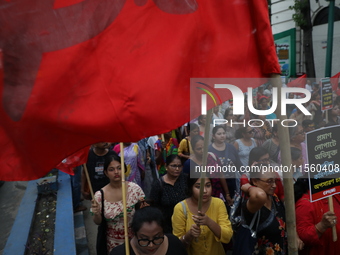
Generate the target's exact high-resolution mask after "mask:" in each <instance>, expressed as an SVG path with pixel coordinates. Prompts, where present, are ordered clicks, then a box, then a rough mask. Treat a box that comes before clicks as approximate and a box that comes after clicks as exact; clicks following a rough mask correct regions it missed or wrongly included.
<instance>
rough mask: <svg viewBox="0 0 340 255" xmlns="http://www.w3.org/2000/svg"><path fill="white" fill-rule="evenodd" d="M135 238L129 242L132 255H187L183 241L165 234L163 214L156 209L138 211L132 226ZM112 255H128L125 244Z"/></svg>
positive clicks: (147, 208) (149, 208) (112, 252)
mask: <svg viewBox="0 0 340 255" xmlns="http://www.w3.org/2000/svg"><path fill="white" fill-rule="evenodd" d="M131 228H132V231H133V233H134V237H133V238H132V239H131V240H130V242H129V249H130V254H131V255H135V254H138V255H153V254H159V255H186V254H187V252H186V250H185V248H184V246H183V244H182V243H181V241H180V240H179V239H178V238H177V237H175V236H174V235H172V234H164V218H163V215H162V212H161V211H160V210H159V209H157V208H154V207H150V206H147V207H143V208H141V209H138V210H136V213H135V215H134V217H133V220H132V224H131ZM110 254H111V255H123V254H126V251H125V244H122V245H120V246H118V247H116V248H114V249H113V250H112V251H111V253H110Z"/></svg>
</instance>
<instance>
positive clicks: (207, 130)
mask: <svg viewBox="0 0 340 255" xmlns="http://www.w3.org/2000/svg"><path fill="white" fill-rule="evenodd" d="M212 112H213V109H210V110H208V112H207V118H206V122H205V123H206V125H205V130H204V144H203V162H202V165H203V169H205V167H206V166H207V156H208V146H209V134H210V123H211V119H212ZM205 178H206V174H205V172H203V171H202V172H201V184H200V195H199V197H198V211H201V210H202V200H203V192H204V186H205ZM196 241H197V239H196Z"/></svg>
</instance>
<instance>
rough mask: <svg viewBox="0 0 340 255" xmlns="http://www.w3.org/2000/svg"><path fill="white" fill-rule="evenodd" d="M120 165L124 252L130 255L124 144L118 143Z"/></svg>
mask: <svg viewBox="0 0 340 255" xmlns="http://www.w3.org/2000/svg"><path fill="white" fill-rule="evenodd" d="M120 165H121V169H122V174H121V175H122V196H123V199H122V200H123V215H124V237H125V254H127V255H130V249H129V232H128V231H129V230H128V218H127V211H126V182H125V165H124V146H123V143H120Z"/></svg>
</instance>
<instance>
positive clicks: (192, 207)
mask: <svg viewBox="0 0 340 255" xmlns="http://www.w3.org/2000/svg"><path fill="white" fill-rule="evenodd" d="M200 182H201V179H192V178H188V198H187V199H185V200H183V201H182V202H180V203H178V204H177V205H176V206H175V208H174V214H173V215H172V227H173V234H174V235H175V236H177V237H178V238H179V239H180V240H181V241H182V243H183V244H184V245H185V246H186V247H187V251H188V254H189V255H190V254H191V255H199V254H202V255H203V254H204V255H206V254H214V255H224V254H225V251H224V249H223V246H222V243H229V241H230V239H231V237H232V235H233V231H232V228H231V224H230V221H229V219H228V214H227V210H226V207H225V205H224V203H223V201H222V200H221V199H219V198H215V197H212V196H211V190H212V188H211V181H210V179H208V178H206V179H205V185H204V193H203V200H202V211H198V210H197V208H198V197H199V190H200Z"/></svg>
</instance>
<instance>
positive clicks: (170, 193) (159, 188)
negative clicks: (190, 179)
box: [150, 173, 187, 233]
mask: <svg viewBox="0 0 340 255" xmlns="http://www.w3.org/2000/svg"><path fill="white" fill-rule="evenodd" d="M186 190H187V177H186V176H185V175H184V174H183V173H182V174H181V175H180V176H179V177H178V178H177V180H176V182H175V184H174V185H173V186H172V185H171V184H168V183H166V182H164V180H163V177H161V179H160V180H159V179H155V180H154V181H153V183H152V187H151V192H150V199H151V200H153V201H154V203H155V205H156V206H157V207H159V209H160V210H161V211H162V213H163V215H164V219H165V226H164V233H172V222H171V217H172V214H173V212H174V207H175V205H176V204H177V203H179V202H181V201H182V200H184V199H186V197H187V196H186Z"/></svg>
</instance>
